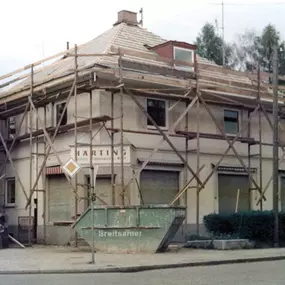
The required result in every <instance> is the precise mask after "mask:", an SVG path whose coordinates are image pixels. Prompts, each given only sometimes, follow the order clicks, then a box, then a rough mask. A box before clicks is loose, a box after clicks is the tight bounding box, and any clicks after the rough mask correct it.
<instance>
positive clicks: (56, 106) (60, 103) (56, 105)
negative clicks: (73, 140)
mask: <svg viewBox="0 0 285 285" xmlns="http://www.w3.org/2000/svg"><path fill="white" fill-rule="evenodd" d="M62 104H67V102H66V101H60V102H56V103H55V104H54V108H55V112H54V113H55V114H54V116H55V120H54V123H55V127H56V126H57V122H58V121H57V114H58V111H57V109H58V106H59V105H62ZM67 110H68V107H67V108H66V111H65V112H66V123H65V124H61V125H60V126H65V125H67V123H68V112H67Z"/></svg>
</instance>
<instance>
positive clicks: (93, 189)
mask: <svg viewBox="0 0 285 285" xmlns="http://www.w3.org/2000/svg"><path fill="white" fill-rule="evenodd" d="M89 103H90V106H89V116H90V123H89V139H90V141H89V143H90V146H89V147H90V159H89V169H90V190H89V191H90V198H91V199H90V200H91V201H90V202H91V203H90V206H91V207H92V208H91V209H92V211H91V213H92V221H91V222H92V259H91V263H93V264H94V263H95V228H94V223H95V217H94V215H95V213H94V201H95V197H96V196H95V188H94V184H95V183H94V180H95V175H94V166H93V123H92V107H93V106H92V105H93V100H92V91H91V92H90V93H89Z"/></svg>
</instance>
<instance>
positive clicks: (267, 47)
mask: <svg viewBox="0 0 285 285" xmlns="http://www.w3.org/2000/svg"><path fill="white" fill-rule="evenodd" d="M280 44H281V43H280V34H279V32H278V31H277V30H276V29H275V27H274V26H273V25H271V24H269V25H267V26H266V27H265V28H264V30H263V32H262V34H261V36H260V37H258V38H257V40H256V47H255V48H256V50H258V52H259V58H260V65H261V67H262V69H263V70H264V71H266V72H270V73H272V71H273V61H272V59H273V50H274V46H277V47H280Z"/></svg>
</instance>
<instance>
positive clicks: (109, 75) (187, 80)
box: [0, 45, 285, 245]
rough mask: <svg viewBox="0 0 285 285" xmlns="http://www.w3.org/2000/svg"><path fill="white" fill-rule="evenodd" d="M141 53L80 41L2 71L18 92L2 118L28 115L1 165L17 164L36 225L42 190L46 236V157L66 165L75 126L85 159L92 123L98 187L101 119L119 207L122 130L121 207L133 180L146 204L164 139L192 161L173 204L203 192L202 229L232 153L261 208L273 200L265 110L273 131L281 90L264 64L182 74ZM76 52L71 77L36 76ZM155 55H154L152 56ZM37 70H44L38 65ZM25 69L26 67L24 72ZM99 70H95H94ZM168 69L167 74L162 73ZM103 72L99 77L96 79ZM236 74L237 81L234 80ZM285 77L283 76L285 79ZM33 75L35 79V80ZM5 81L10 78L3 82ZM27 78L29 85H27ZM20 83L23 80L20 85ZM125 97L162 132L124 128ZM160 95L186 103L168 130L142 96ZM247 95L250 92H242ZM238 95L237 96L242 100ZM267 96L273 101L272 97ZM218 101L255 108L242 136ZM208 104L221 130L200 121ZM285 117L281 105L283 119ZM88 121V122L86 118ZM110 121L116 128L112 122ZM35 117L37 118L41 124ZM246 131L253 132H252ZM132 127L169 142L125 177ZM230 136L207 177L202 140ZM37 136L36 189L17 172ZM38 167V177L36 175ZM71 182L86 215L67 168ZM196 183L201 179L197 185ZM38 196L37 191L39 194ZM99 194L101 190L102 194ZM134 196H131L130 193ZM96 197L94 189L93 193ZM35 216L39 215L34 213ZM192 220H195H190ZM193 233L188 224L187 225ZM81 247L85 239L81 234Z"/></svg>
mask: <svg viewBox="0 0 285 285" xmlns="http://www.w3.org/2000/svg"><path fill="white" fill-rule="evenodd" d="M125 55H127V56H135V57H139V58H143V57H144V56H146V55H144V54H143V53H140V52H137V51H133V50H130V49H126V48H124V49H122V48H120V49H116V48H112V51H111V52H110V53H107V54H106V53H105V54H82V53H80V47H77V46H76V45H75V47H74V48H73V49H68V50H66V51H64V52H61V53H59V54H56V55H55V56H52V57H48V58H45V59H42V60H40V61H37V62H35V63H33V64H31V65H28V66H26V67H24V68H22V69H18V70H16V71H14V72H11V73H9V74H7V75H4V76H0V82H1V80H2V84H1V85H0V88H7V87H9V86H12V88H11V90H7V91H5V92H3V93H2V94H4V95H2V94H1V95H0V118H1V119H2V120H7V119H9V118H10V117H14V116H15V115H20V114H22V116H21V119H20V121H19V124H18V126H17V130H16V133H15V135H14V138H13V139H11V138H8V137H6V138H5V135H3V134H4V132H2V133H0V139H1V151H2V152H4V153H5V160H4V162H3V165H2V166H1V173H0V177H1V178H2V180H4V179H3V177H4V176H3V175H5V172H6V167H7V164H8V162H9V164H10V166H11V167H12V169H13V172H14V174H15V178H16V180H17V181H18V183H19V185H20V188H21V191H22V192H23V194H24V196H25V198H26V207H25V209H26V210H28V213H29V223H30V225H29V229H31V228H32V227H31V223H32V219H31V217H32V201H33V198H35V199H38V193H39V192H43V201H42V203H43V212H44V213H43V229H44V234H43V235H44V240H46V225H47V219H46V215H47V214H46V211H47V210H46V209H47V190H46V187H47V186H46V167H47V166H46V163H47V159H48V157H49V155H50V154H51V152H52V153H53V155H55V156H56V159H57V161H58V163H59V164H60V165H61V166H62V165H63V161H62V159H61V158H60V155H59V153H58V151H57V149H56V147H55V145H54V142H55V140H56V137H57V136H58V135H59V134H61V133H64V132H66V131H70V130H73V131H74V148H75V160H76V159H77V148H78V146H79V144H80V143H79V142H78V131H79V129H80V128H84V127H85V128H86V127H89V129H88V131H87V132H88V133H89V144H88V145H89V147H90V156H91V157H90V162H89V168H90V178H91V179H90V181H91V182H90V185H89V187H90V189H91V191H92V193H93V190H94V189H93V188H94V185H93V184H92V183H93V177H92V175H93V174H92V173H93V163H92V153H93V151H92V147H93V139H94V136H95V135H96V134H94V133H93V127H94V126H95V125H100V126H101V127H100V129H99V130H103V129H105V131H107V132H108V134H109V136H110V140H111V146H110V147H111V188H112V204H113V205H115V204H116V203H117V204H118V203H119V202H118V201H117V199H116V194H118V193H116V189H117V188H116V187H115V186H116V185H115V178H114V177H115V168H114V164H115V163H114V135H115V134H116V133H119V134H120V172H121V173H120V177H121V181H120V194H119V195H120V197H121V201H120V204H121V205H125V203H126V196H128V193H127V192H126V189H127V188H128V187H129V185H130V184H131V183H134V185H135V187H136V188H137V190H138V192H139V193H140V199H141V203H142V204H143V203H144V201H143V197H142V195H141V191H140V186H139V183H138V178H139V176H140V173H141V172H142V170H143V169H144V168H145V167H146V166H147V164H148V163H149V162H150V161H151V159H152V157H153V156H154V155H155V154H156V153H157V152H158V151H159V150H160V146H161V144H162V143H164V142H167V143H168V145H169V147H170V148H171V150H172V151H173V152H174V153H175V154H176V155H177V157H178V158H179V159H180V160H181V162H182V163H183V165H184V172H185V175H184V177H185V178H184V183H183V184H184V185H183V187H181V189H179V191H178V192H177V195H176V196H175V197H174V199H173V201H170V204H174V203H175V202H177V201H178V200H179V199H180V198H181V197H185V205H186V207H187V201H188V199H187V193H188V191H196V231H197V233H199V223H200V210H199V207H200V193H201V191H202V190H203V189H204V188H205V187H206V185H207V183H208V182H209V180H210V179H211V177H212V176H213V175H214V173H215V172H216V171H217V169H218V167H219V166H220V165H221V163H222V161H223V159H224V158H225V157H226V155H227V154H228V153H229V152H230V151H231V152H232V153H233V154H234V156H235V157H236V158H237V160H238V161H239V163H240V165H241V167H242V168H243V169H244V171H245V172H246V173H247V175H248V178H249V181H250V185H251V186H250V187H249V189H248V191H249V193H251V191H252V190H257V191H258V192H259V198H258V201H257V205H259V207H260V209H261V210H262V209H263V201H265V200H266V197H265V193H266V191H267V190H268V188H269V186H270V183H271V182H272V179H273V176H271V178H270V179H269V181H268V182H267V183H266V184H265V186H264V184H263V182H262V171H263V167H262V166H263V151H262V150H263V147H264V146H273V143H268V142H263V133H262V116H264V117H265V118H266V120H267V121H268V123H269V125H270V126H271V128H272V129H273V123H272V121H271V119H270V116H269V115H268V113H269V112H272V101H273V95H272V92H271V91H270V90H271V89H272V85H270V84H267V83H264V82H262V80H261V78H260V69H259V68H258V71H257V73H255V74H253V73H248V74H246V73H241V72H236V71H231V70H227V69H223V68H221V67H217V66H211V65H209V66H206V65H205V64H199V63H196V65H195V66H194V65H193V68H194V71H193V72H184V71H183V72H182V71H178V70H175V69H174V68H173V66H174V65H173V64H174V63H172V65H170V66H169V67H168V68H165V67H159V66H155V65H153V66H150V65H147V64H144V63H136V64H134V63H133V62H131V61H130V60H128V59H127V57H126V58H124V56H125ZM68 57H71V58H74V63H73V65H74V68H73V69H72V70H69V72H68V73H67V74H65V75H59V76H58V77H54V78H53V79H52V80H50V81H46V82H44V80H42V81H40V82H39V81H38V80H37V81H36V82H35V76H37V75H38V74H39V73H40V72H42V71H44V68H40V67H39V66H40V65H41V64H42V63H44V62H49V61H50V60H54V59H59V61H56V63H58V62H60V60H62V59H66V58H68ZM81 57H91V58H95V57H115V58H116V59H117V60H118V64H117V65H116V66H112V67H108V66H104V67H102V66H100V65H93V66H86V67H84V66H83V67H79V64H78V62H79V59H80V58H81ZM149 57H150V56H149V55H148V58H149ZM151 59H153V60H164V59H162V58H159V57H158V56H153V57H151ZM36 68H37V70H35V69H36ZM203 70H207V71H209V74H207V75H205V74H204V75H202V74H201V71H203ZM23 72H24V73H23ZM215 73H220V74H223V75H225V76H224V78H220V77H219V76H215V75H212V74H215ZM94 74H95V75H94ZM161 74H163V75H161ZM94 77H96V79H94ZM230 77H232V78H231V79H229V78H230ZM241 77H243V78H247V79H248V80H249V81H250V83H244V82H242V81H241V80H240V78H241ZM281 79H283V78H281ZM28 81H29V84H27V82H28ZM3 82H4V83H3ZM22 82H24V83H26V84H22ZM16 83H19V85H15V84H16ZM278 88H279V89H280V90H285V88H284V87H283V86H279V87H278ZM95 89H98V90H106V91H108V92H109V93H110V96H111V113H110V114H109V115H106V114H105V115H101V116H99V117H93V113H92V104H93V103H92V91H93V90H95ZM82 93H89V104H90V108H89V111H88V112H89V114H88V117H85V118H80V117H79V116H78V114H77V110H78V97H80V96H79V95H80V94H82ZM124 95H128V97H129V98H131V99H132V101H133V102H135V104H136V106H137V107H138V108H139V109H140V110H141V111H142V113H143V114H144V115H145V117H146V118H147V119H148V120H149V121H150V122H151V123H152V125H153V126H154V127H155V130H154V131H152V130H144V131H142V130H135V129H125V128H124V112H126V110H125V109H124ZM150 95H151V97H155V98H163V99H168V100H172V101H175V103H174V104H173V105H172V106H171V107H170V108H169V112H171V111H172V110H173V109H174V108H175V106H176V105H177V104H178V103H183V102H184V103H185V109H184V111H183V112H181V113H180V114H179V117H178V118H177V120H176V121H175V122H174V123H173V125H172V126H171V127H170V128H169V129H168V130H167V131H165V130H163V129H162V128H161V127H160V126H159V125H158V124H157V123H156V121H155V120H154V119H153V118H152V117H151V116H150V114H149V113H148V112H147V110H146V108H145V106H144V105H143V104H142V103H141V101H140V100H139V99H138V98H139V97H148V96H150ZM240 95H242V96H240ZM115 96H120V106H119V110H120V116H119V120H120V124H119V126H120V127H119V128H115V127H114V120H115V118H114V104H115V103H114V102H115V100H114V98H115ZM72 97H73V98H74V122H73V123H70V124H66V125H61V122H62V120H63V117H64V113H65V111H66V110H67V108H68V105H69V104H70V100H71V98H72ZM234 98H235V99H234ZM59 99H64V100H65V102H66V104H65V105H64V109H63V111H62V113H61V116H60V118H59V120H58V121H57V122H56V125H55V127H54V126H53V127H49V128H47V105H48V104H49V103H51V102H56V101H57V100H59ZM266 100H267V102H266ZM279 100H280V101H281V102H282V103H284V101H285V99H284V98H283V97H280V98H279ZM213 105H219V106H232V107H236V108H241V109H243V110H245V111H246V112H247V114H248V117H247V119H246V124H244V126H243V128H241V129H240V130H239V131H238V133H237V134H236V135H232V136H229V135H227V134H226V133H225V131H224V129H223V127H221V125H220V124H219V122H218V120H217V118H216V117H215V115H214V112H213V110H212V108H211V106H213ZM201 107H202V108H204V109H205V110H206V112H207V114H208V115H209V117H210V118H211V120H212V122H214V124H215V126H216V127H217V129H218V130H219V134H214V133H204V132H201V122H200V110H201ZM40 108H43V116H44V118H42V117H41V116H40V114H39V112H38V110H39V109H40ZM194 109H195V110H196V120H197V122H196V129H190V126H189V114H190V113H191V111H193V110H194ZM28 113H29V122H30V124H29V129H28V133H26V134H21V130H22V125H23V122H24V120H25V119H26V117H27V115H28ZM255 115H257V116H258V139H254V138H252V132H251V120H252V118H253V117H254V116H255ZM282 117H283V114H282V113H281V109H280V118H282ZM79 119H80V120H79ZM109 121H110V126H107V125H106V123H107V122H109ZM34 122H35V124H34ZM183 122H184V127H183V128H184V130H181V129H180V130H178V129H177V127H178V126H179V124H183ZM245 132H247V134H246V135H245ZM125 133H137V134H145V135H151V136H160V137H161V140H160V141H159V143H157V145H155V146H154V148H153V150H152V151H151V153H150V155H149V156H148V158H147V159H146V160H145V161H144V162H143V163H142V165H141V166H140V167H139V168H137V169H134V171H133V177H132V179H130V180H129V181H126V180H125V176H124V155H123V150H124V134H125ZM172 138H180V139H182V140H184V141H185V150H184V153H185V155H183V153H181V151H180V150H178V149H177V147H176V146H175V145H174V144H173V142H172ZM204 139H210V140H222V141H226V142H227V144H228V147H227V149H226V150H225V151H224V153H223V154H222V155H221V157H220V159H219V160H218V162H217V163H215V165H214V166H213V168H212V170H211V171H210V173H209V174H208V175H207V176H206V178H205V179H204V180H202V179H201V175H200V174H201V172H202V170H203V169H204V167H205V164H201V159H200V156H201V140H204ZM193 140H196V149H195V150H194V151H193V150H189V141H193ZM24 141H29V150H30V153H29V159H30V166H29V173H30V175H29V189H28V190H27V189H26V187H25V186H24V183H23V182H22V179H21V177H20V175H19V173H18V171H17V168H16V166H15V163H14V162H13V158H12V151H13V150H14V149H15V147H17V146H18V145H20V144H21V142H24ZM236 142H240V143H242V144H246V145H247V152H248V156H247V162H245V161H244V159H243V158H242V157H241V155H240V154H239V153H238V151H237V149H236V147H235V143H236ZM253 146H258V152H255V153H252V147H253ZM279 147H280V148H281V150H282V151H283V154H282V156H281V158H280V159H279V163H281V162H283V161H284V160H285V151H284V147H283V146H282V144H280V145H279ZM190 153H191V154H194V155H196V168H195V169H193V167H192V166H191V165H190V163H189V154H190ZM33 157H35V164H33ZM39 157H42V162H41V163H39ZM253 157H258V164H259V180H258V181H257V180H256V179H255V178H254V176H253V174H252V173H251V170H250V169H251V163H252V159H253ZM35 173H36V175H34V174H35ZM65 176H66V179H67V181H68V182H69V185H70V188H71V190H72V192H73V193H74V195H75V213H74V214H75V217H77V216H78V201H80V200H81V199H83V197H80V196H79V195H78V187H79V186H80V185H79V184H78V181H77V175H76V176H75V177H74V178H73V179H71V178H70V177H69V176H68V175H67V174H65ZM40 179H42V188H40V187H39V181H40ZM193 182H195V183H194V184H193ZM35 195H36V196H35ZM95 196H96V195H95ZM96 198H97V199H98V200H99V201H100V202H101V203H102V204H106V202H105V201H104V200H102V199H100V198H99V197H98V196H96ZM127 198H128V200H130V198H129V197H127ZM90 199H93V200H94V193H93V195H91V198H90ZM34 218H35V217H34ZM186 224H187V220H186ZM185 231H186V230H185ZM29 243H32V236H31V232H29ZM76 245H77V238H76Z"/></svg>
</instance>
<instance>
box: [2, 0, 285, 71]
mask: <svg viewBox="0 0 285 285" xmlns="http://www.w3.org/2000/svg"><path fill="white" fill-rule="evenodd" d="M221 1H222V0H175V1H165V0H163V1H160V0H156V1H155V0H108V1H102V0H101V1H100V0H80V1H78V0H9V1H4V0H1V17H0V27H1V40H0V43H1V44H0V75H3V74H5V73H8V72H10V71H13V70H15V69H17V68H20V67H22V66H24V65H27V64H29V63H32V62H34V61H37V60H39V59H41V58H43V57H47V56H50V55H53V54H56V53H58V52H61V51H63V50H64V49H65V48H66V42H67V41H69V42H70V46H74V44H78V45H80V44H83V43H85V42H87V41H89V40H91V39H93V38H95V37H96V36H98V35H99V34H101V33H103V32H104V31H106V30H107V29H109V28H111V27H112V25H113V23H115V22H116V19H117V12H118V11H120V10H131V11H135V12H138V11H139V10H140V8H142V7H143V9H144V28H147V29H148V30H150V31H152V32H154V33H156V34H158V35H160V36H161V37H163V38H165V39H168V40H181V41H186V42H189V43H193V42H194V41H195V39H196V36H197V34H198V33H199V31H200V30H201V28H202V26H203V25H204V24H205V23H206V22H207V21H208V22H211V23H213V24H214V23H215V20H217V23H218V26H219V27H221V26H222V5H221ZM224 4H225V5H224V15H225V40H226V41H229V42H230V41H233V40H234V39H235V38H236V36H237V35H238V34H239V33H242V32H243V31H244V30H246V29H255V30H256V31H257V32H260V31H262V29H263V28H264V26H265V25H267V24H268V23H271V24H273V25H275V26H276V28H277V29H278V30H279V31H280V33H281V37H282V38H283V39H285V28H284V20H283V19H284V14H285V0H247V1H246V0H224Z"/></svg>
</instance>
